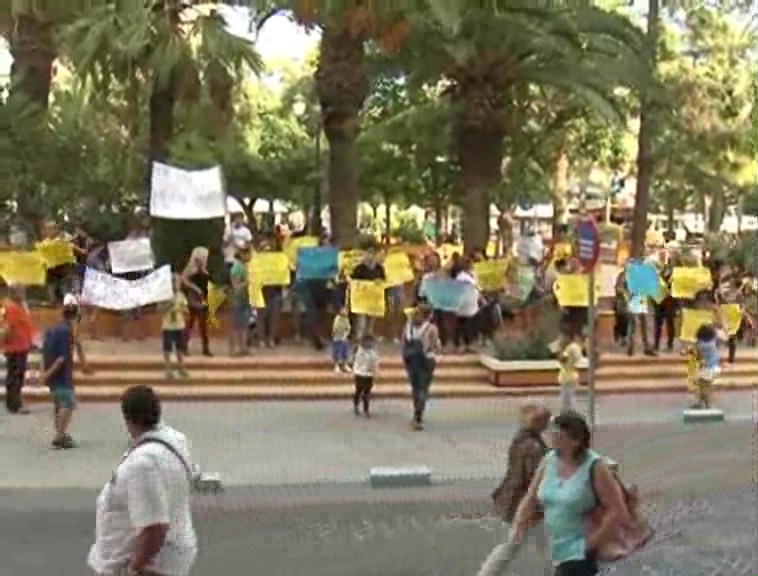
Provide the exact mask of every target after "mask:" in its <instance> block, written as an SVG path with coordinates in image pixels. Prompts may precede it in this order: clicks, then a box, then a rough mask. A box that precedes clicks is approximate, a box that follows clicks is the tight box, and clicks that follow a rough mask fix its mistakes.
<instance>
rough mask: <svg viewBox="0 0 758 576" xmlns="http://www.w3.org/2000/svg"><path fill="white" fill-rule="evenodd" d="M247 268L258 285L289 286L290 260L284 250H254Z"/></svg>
mask: <svg viewBox="0 0 758 576" xmlns="http://www.w3.org/2000/svg"><path fill="white" fill-rule="evenodd" d="M249 269H250V275H251V277H252V278H253V281H254V282H255V283H256V284H257V285H258V286H289V283H290V261H289V258H287V255H286V254H285V253H284V252H256V253H255V254H254V255H253V257H252V258H251V259H250V264H249Z"/></svg>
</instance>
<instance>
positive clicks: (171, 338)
mask: <svg viewBox="0 0 758 576" xmlns="http://www.w3.org/2000/svg"><path fill="white" fill-rule="evenodd" d="M183 288H184V278H183V277H182V275H181V274H177V275H176V276H175V277H174V297H173V299H172V300H171V301H170V302H167V303H166V304H164V305H163V306H162V308H163V322H162V325H161V330H162V332H163V359H164V361H165V363H166V378H168V379H169V380H173V379H174V378H175V377H176V375H177V374H178V375H179V376H180V377H181V378H188V377H189V374H187V371H186V370H185V369H184V357H185V356H186V353H187V340H186V338H185V330H186V328H187V326H186V323H185V320H184V318H185V315H186V314H187V312H189V307H188V305H187V298H186V297H185V296H184V292H183V291H182V289H183ZM172 353H173V354H176V371H174V368H173V367H172V366H171V354H172Z"/></svg>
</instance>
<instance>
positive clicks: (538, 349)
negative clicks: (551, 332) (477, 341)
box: [489, 332, 555, 362]
mask: <svg viewBox="0 0 758 576" xmlns="http://www.w3.org/2000/svg"><path fill="white" fill-rule="evenodd" d="M489 355H490V356H492V357H493V358H494V359H495V360H499V361H501V362H512V361H523V360H554V359H555V354H553V352H552V351H551V350H550V341H549V339H548V337H547V336H546V335H545V333H544V332H537V333H533V334H530V335H528V336H526V337H525V338H519V339H513V338H507V337H505V336H498V337H496V338H495V339H494V340H493V341H492V343H491V345H490V349H489Z"/></svg>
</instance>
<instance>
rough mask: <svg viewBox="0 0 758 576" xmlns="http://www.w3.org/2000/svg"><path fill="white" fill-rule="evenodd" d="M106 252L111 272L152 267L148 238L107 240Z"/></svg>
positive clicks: (151, 253)
mask: <svg viewBox="0 0 758 576" xmlns="http://www.w3.org/2000/svg"><path fill="white" fill-rule="evenodd" d="M108 254H109V255H110V259H111V272H112V273H113V274H126V273H127V272H142V271H143V270H152V269H153V248H152V246H150V239H149V238H137V239H134V240H122V241H121V242H109V243H108Z"/></svg>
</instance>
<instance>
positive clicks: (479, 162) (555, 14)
mask: <svg viewBox="0 0 758 576" xmlns="http://www.w3.org/2000/svg"><path fill="white" fill-rule="evenodd" d="M439 4H442V3H439ZM496 4H498V5H497V6H491V7H488V8H484V9H482V8H469V7H463V8H460V9H459V10H458V11H455V10H447V9H445V10H441V9H440V8H441V6H439V5H438V3H434V4H431V8H432V9H433V10H432V14H431V16H432V17H430V14H421V15H420V16H419V17H418V18H416V19H415V20H414V21H413V22H412V26H411V37H412V41H409V42H407V43H406V44H405V45H404V47H403V52H404V53H403V56H404V57H405V58H406V59H407V58H409V59H410V61H411V62H412V63H413V64H412V71H413V74H414V75H416V76H420V77H422V78H425V80H426V81H427V82H428V83H430V84H436V85H437V86H439V87H440V89H441V91H442V93H444V94H446V95H447V96H448V97H449V98H450V100H451V102H452V105H453V114H454V117H453V142H452V145H453V148H454V150H455V153H456V156H457V159H458V163H459V167H460V181H459V188H460V193H461V195H462V202H463V204H464V205H465V208H466V209H465V211H464V245H465V248H466V250H467V251H469V252H479V251H481V250H483V249H484V248H485V247H486V246H487V242H488V240H489V214H490V213H489V207H490V199H491V195H492V193H493V192H494V190H496V189H497V187H498V185H499V184H500V183H501V180H502V162H503V156H504V149H503V142H504V139H505V136H506V134H507V133H509V132H510V131H512V130H513V128H514V126H515V125H516V124H517V123H518V118H517V115H516V114H517V110H518V108H517V107H516V106H514V102H516V101H517V100H518V99H519V98H520V97H521V94H522V93H523V92H524V91H525V90H526V91H528V90H529V87H530V86H547V85H553V86H559V87H562V88H563V89H564V90H566V91H567V92H570V93H571V94H573V95H574V96H575V97H576V98H579V99H581V100H583V101H584V102H585V103H587V104H589V105H591V106H594V107H596V108H598V109H600V110H609V111H610V110H612V109H613V103H612V102H609V101H608V98H607V94H608V92H609V90H608V87H609V86H620V85H623V84H624V83H629V82H630V81H632V80H633V79H635V78H637V77H638V70H637V68H639V66H638V65H637V63H636V59H637V52H638V50H639V47H640V45H641V34H640V32H639V31H638V30H637V29H636V28H635V27H634V26H633V25H632V24H631V22H629V20H627V19H626V18H624V17H622V16H620V15H618V14H615V13H612V12H606V11H603V10H600V9H593V8H586V9H581V10H568V9H556V8H553V9H524V8H522V7H519V6H517V5H518V4H520V3H511V2H499V3H496ZM620 62H624V64H620ZM440 79H442V80H441V81H440Z"/></svg>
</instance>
